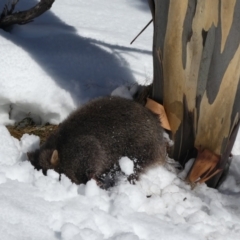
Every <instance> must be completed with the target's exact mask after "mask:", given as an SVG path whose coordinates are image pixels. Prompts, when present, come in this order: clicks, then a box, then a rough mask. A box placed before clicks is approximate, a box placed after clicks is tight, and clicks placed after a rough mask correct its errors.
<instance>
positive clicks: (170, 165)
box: [164, 156, 182, 174]
mask: <svg viewBox="0 0 240 240" xmlns="http://www.w3.org/2000/svg"><path fill="white" fill-rule="evenodd" d="M164 166H165V168H166V169H167V170H168V171H170V172H173V173H176V174H178V173H179V172H180V171H181V170H182V166H181V164H180V163H179V162H177V161H175V160H174V159H172V158H169V157H168V156H167V157H166V160H165V164H164Z"/></svg>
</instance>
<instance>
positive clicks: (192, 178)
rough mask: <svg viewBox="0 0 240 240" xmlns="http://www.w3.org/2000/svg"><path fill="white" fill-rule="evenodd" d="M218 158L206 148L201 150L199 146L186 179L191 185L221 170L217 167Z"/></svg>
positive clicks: (207, 178)
mask: <svg viewBox="0 0 240 240" xmlns="http://www.w3.org/2000/svg"><path fill="white" fill-rule="evenodd" d="M219 160H220V156H219V155H217V154H214V153H212V152H211V151H209V150H208V149H204V150H202V149H201V148H200V149H199V150H198V156H197V158H196V160H195V162H194V164H193V167H192V169H191V170H190V172H189V173H188V176H187V180H188V181H189V182H190V184H191V185H194V184H196V183H204V182H206V181H207V180H209V179H210V178H212V177H213V176H214V175H216V174H217V173H219V172H221V171H222V169H217V165H218V162H219Z"/></svg>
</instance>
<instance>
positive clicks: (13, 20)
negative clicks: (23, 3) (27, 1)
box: [0, 0, 55, 28]
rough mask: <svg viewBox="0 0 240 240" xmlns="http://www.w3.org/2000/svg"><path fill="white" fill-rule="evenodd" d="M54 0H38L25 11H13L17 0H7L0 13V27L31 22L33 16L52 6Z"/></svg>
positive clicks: (35, 16)
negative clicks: (38, 0)
mask: <svg viewBox="0 0 240 240" xmlns="http://www.w3.org/2000/svg"><path fill="white" fill-rule="evenodd" d="M54 1H55V0H40V2H39V3H38V4H37V5H36V6H34V7H32V8H30V9H29V10H26V11H21V12H15V13H14V10H15V7H16V5H17V3H18V2H19V0H12V1H9V2H8V4H6V5H5V7H4V9H3V11H2V13H1V15H0V28H7V27H9V26H12V25H14V24H26V23H29V22H32V21H33V19H34V18H37V17H39V16H40V15H42V14H43V13H44V12H46V11H47V10H49V9H50V8H51V7H52V4H53V3H54Z"/></svg>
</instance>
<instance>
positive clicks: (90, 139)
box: [28, 97, 166, 188]
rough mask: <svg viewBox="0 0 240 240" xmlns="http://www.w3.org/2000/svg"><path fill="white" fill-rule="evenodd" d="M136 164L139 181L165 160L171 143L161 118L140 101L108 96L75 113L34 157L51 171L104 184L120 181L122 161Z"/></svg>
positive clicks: (31, 157) (77, 180)
mask: <svg viewBox="0 0 240 240" xmlns="http://www.w3.org/2000/svg"><path fill="white" fill-rule="evenodd" d="M123 156H127V157H129V158H130V159H131V160H133V162H134V173H133V174H132V175H130V176H129V177H128V179H129V181H135V180H137V179H138V176H139V174H140V173H141V172H143V171H144V170H145V169H146V168H148V167H150V166H152V165H154V164H162V163H164V161H165V157H166V146H165V142H164V139H163V129H162V127H161V125H160V120H159V116H158V115H156V114H154V113H153V112H151V111H150V110H148V109H147V108H145V107H143V106H142V105H140V104H139V103H137V102H134V101H132V100H128V99H124V98H120V97H102V98H99V99H95V100H92V101H90V102H89V103H87V104H86V105H85V106H83V107H80V108H79V109H77V110H76V111H74V112H73V113H72V114H70V116H69V117H68V118H67V119H66V120H65V121H63V122H62V123H61V124H60V125H59V127H58V129H57V131H56V132H55V133H53V134H52V135H51V136H50V137H49V138H48V139H47V141H46V142H45V143H44V144H43V145H42V146H41V147H40V149H37V150H36V151H34V152H30V153H28V158H29V161H30V162H31V163H32V165H33V166H34V167H35V168H36V169H37V170H40V169H42V171H43V173H44V174H45V175H46V172H47V170H48V169H54V170H55V171H56V172H58V173H59V174H61V173H64V174H65V175H66V176H67V177H69V178H70V179H71V180H72V182H74V183H76V184H81V183H86V182H87V181H88V180H89V179H91V178H93V179H95V180H96V181H97V183H98V184H99V185H100V186H101V187H103V188H108V187H109V186H113V185H114V181H115V179H114V174H116V172H119V171H120V167H119V159H120V158H121V157H123Z"/></svg>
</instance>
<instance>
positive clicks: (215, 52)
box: [149, 0, 240, 187]
mask: <svg viewBox="0 0 240 240" xmlns="http://www.w3.org/2000/svg"><path fill="white" fill-rule="evenodd" d="M149 3H150V4H149V5H150V8H151V11H152V15H153V22H154V39H153V63H154V64H153V65H154V83H155V84H154V83H153V86H154V85H155V86H161V87H162V89H159V90H158V91H159V95H160V98H162V99H163V105H164V107H165V110H166V113H167V116H168V119H169V122H170V126H171V129H172V136H173V140H175V144H174V147H173V149H172V152H171V153H170V155H171V157H173V158H175V159H176V160H179V161H180V162H181V163H182V164H184V163H185V162H186V160H188V159H189V158H190V157H191V153H192V152H194V147H195V149H199V148H203V149H208V150H209V151H211V152H213V153H214V154H217V155H219V156H220V163H219V166H220V167H221V168H222V169H224V165H225V164H226V162H227V159H228V156H229V154H230V152H231V148H232V145H233V143H234V141H235V137H236V132H237V129H238V127H239V124H240V115H239V113H240V81H239V80H240V14H239V13H240V0H211V1H209V0H181V1H175V0H161V1H159V0H149ZM159 51H160V52H161V53H162V55H163V56H162V66H163V78H162V77H161V69H160V66H159V59H158V55H157V53H158V52H159ZM156 83H157V84H156ZM195 157H196V156H195ZM220 176H221V173H220V174H217V175H215V176H214V179H213V180H211V181H210V183H209V185H210V186H213V187H214V186H216V184H217V181H218V179H219V177H220Z"/></svg>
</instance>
